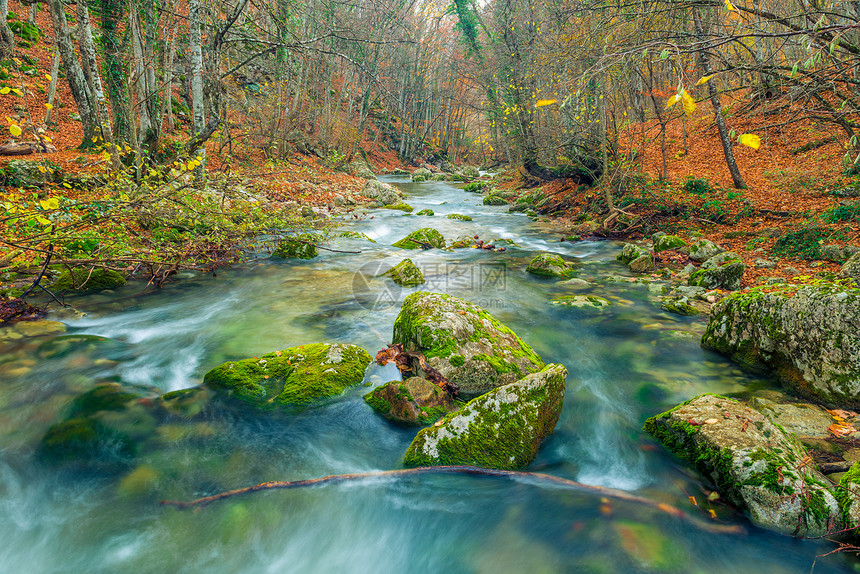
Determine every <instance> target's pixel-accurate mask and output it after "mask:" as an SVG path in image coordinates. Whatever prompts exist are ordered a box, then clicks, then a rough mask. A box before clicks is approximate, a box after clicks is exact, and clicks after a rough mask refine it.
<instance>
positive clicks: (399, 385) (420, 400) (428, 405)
mask: <svg viewBox="0 0 860 574" xmlns="http://www.w3.org/2000/svg"><path fill="white" fill-rule="evenodd" d="M364 400H365V401H367V404H369V405H370V406H371V407H372V408H373V410H375V411H376V412H378V413H379V414H381V415H382V416H384V417H385V418H387V419H388V420H390V421H394V422H397V423H400V424H405V425H429V424H433V423H434V422H436V421H437V420H439V419H440V418H442V417H443V416H444V415H446V414H448V413H449V412H452V411H455V410H457V409H459V408H460V404H459V403H458V402H457V401H455V400H454V399H452V398H451V396H450V395H448V393H446V392H445V391H443V390H442V389H441V388H439V387H438V386H436V385H434V384H433V383H431V382H430V381H428V380H427V379H422V378H421V377H410V378H408V379H406V380H405V381H391V382H389V383H386V384H385V385H383V386H381V387H377V388H375V389H373V390H372V391H370V392H369V393H367V394H366V395H364Z"/></svg>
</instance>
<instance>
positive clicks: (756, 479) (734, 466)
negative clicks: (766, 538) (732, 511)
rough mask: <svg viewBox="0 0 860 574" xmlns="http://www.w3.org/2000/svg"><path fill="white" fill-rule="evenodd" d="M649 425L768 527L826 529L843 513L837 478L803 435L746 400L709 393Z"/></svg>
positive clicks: (798, 531)
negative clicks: (822, 468) (822, 467)
mask: <svg viewBox="0 0 860 574" xmlns="http://www.w3.org/2000/svg"><path fill="white" fill-rule="evenodd" d="M645 430H646V431H648V432H649V433H651V434H652V435H653V436H654V437H655V438H656V439H657V440H659V441H660V442H661V443H662V444H663V446H665V447H666V448H667V449H669V450H670V451H671V452H673V453H674V454H675V455H677V456H678V457H679V458H681V459H682V460H684V461H686V462H687V463H688V464H690V465H691V466H693V467H694V468H695V469H696V470H698V471H699V472H700V473H701V474H702V475H703V476H704V477H705V478H706V479H707V480H708V481H709V482H712V483H713V484H714V485H716V487H717V488H718V489H719V491H720V494H721V495H722V496H723V497H725V498H726V499H727V500H728V501H729V502H731V503H732V504H734V505H736V506H738V507H740V508H743V509H745V510H747V511H748V512H749V515H750V519H751V520H752V521H753V522H754V523H755V524H757V525H759V526H761V527H763V528H769V529H772V530H776V531H778V532H782V533H784V534H794V535H799V536H821V535H824V534H826V533H828V532H829V531H831V530H830V529H831V528H832V531H835V530H838V529H839V526H840V523H841V520H842V519H841V517H840V516H841V513H840V511H839V504H838V503H837V500H836V498H835V497H834V495H833V493H832V492H831V490H830V489H829V484H830V483H829V481H828V480H827V478H825V477H824V476H823V475H822V474H821V473H820V472H819V471H818V470H817V469H816V468H815V463H814V462H812V459H807V452H806V449H805V448H804V447H803V446H802V445H801V444H800V442H799V441H798V440H797V438H796V437H794V436H792V435H790V434H789V433H787V432H786V431H785V430H783V428H782V427H780V426H778V425H775V424H773V423H772V422H771V420H770V419H769V418H768V417H766V416H764V415H763V414H762V413H760V412H759V411H757V410H755V409H752V408H749V407H747V406H745V405H743V404H741V403H739V402H738V401H735V400H733V399H727V398H725V397H720V396H716V395H701V396H699V397H696V398H695V399H692V400H690V401H688V402H686V403H683V404H681V405H679V406H677V407H675V408H674V409H672V410H670V411H667V412H665V413H662V414H659V415H657V416H654V417H651V418H649V419H648V420H647V421H645Z"/></svg>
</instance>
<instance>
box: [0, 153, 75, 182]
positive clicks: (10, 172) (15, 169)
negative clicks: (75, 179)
mask: <svg viewBox="0 0 860 574" xmlns="http://www.w3.org/2000/svg"><path fill="white" fill-rule="evenodd" d="M39 167H42V169H45V166H44V165H43V164H42V162H40V161H32V160H24V159H13V160H11V161H10V162H9V163H7V164H6V165H5V166H4V167H3V173H4V174H5V176H6V185H8V186H15V187H41V186H43V185H45V184H46V183H49V182H52V181H53V182H56V181H60V180H61V179H62V172H61V171H60V170H59V168H55V169H52V170H51V171H48V170H46V169H45V171H44V172H43V171H42V170H40V169H39Z"/></svg>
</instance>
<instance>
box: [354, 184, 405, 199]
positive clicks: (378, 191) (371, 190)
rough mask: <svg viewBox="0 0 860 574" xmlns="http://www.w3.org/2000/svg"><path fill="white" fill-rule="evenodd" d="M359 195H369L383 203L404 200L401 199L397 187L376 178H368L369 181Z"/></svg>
mask: <svg viewBox="0 0 860 574" xmlns="http://www.w3.org/2000/svg"><path fill="white" fill-rule="evenodd" d="M359 195H362V196H364V197H369V198H370V199H373V200H375V201H378V202H380V203H381V204H383V205H390V204H394V203H400V202H401V201H402V200H401V199H400V193H399V192H398V191H397V189H396V188H394V187H393V186H391V185H388V184H387V183H382V182H381V181H377V180H375V179H371V180H368V182H367V183H366V184H364V187H363V188H361V192H360V194H359Z"/></svg>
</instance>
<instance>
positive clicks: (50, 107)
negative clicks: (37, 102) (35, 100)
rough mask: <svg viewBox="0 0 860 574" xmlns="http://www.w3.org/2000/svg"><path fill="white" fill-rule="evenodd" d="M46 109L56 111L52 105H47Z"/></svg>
mask: <svg viewBox="0 0 860 574" xmlns="http://www.w3.org/2000/svg"><path fill="white" fill-rule="evenodd" d="M45 107H46V108H48V109H49V110H53V109H54V106H52V105H51V104H45Z"/></svg>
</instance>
